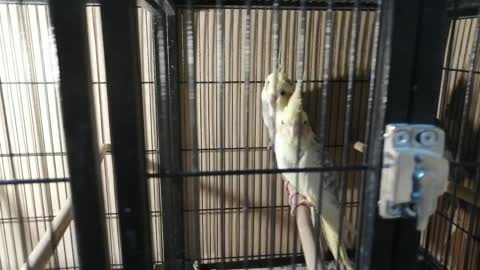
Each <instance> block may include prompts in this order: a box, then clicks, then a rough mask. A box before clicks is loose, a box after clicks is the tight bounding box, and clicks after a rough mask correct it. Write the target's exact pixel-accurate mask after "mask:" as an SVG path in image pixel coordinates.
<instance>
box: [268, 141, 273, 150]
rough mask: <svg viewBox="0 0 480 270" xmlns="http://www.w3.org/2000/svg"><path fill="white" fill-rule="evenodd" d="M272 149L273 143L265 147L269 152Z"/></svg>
mask: <svg viewBox="0 0 480 270" xmlns="http://www.w3.org/2000/svg"><path fill="white" fill-rule="evenodd" d="M272 148H273V142H269V143H268V145H267V150H268V151H270V150H272Z"/></svg>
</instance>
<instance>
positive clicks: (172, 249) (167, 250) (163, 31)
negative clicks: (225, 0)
mask: <svg viewBox="0 0 480 270" xmlns="http://www.w3.org/2000/svg"><path fill="white" fill-rule="evenodd" d="M164 2H167V1H164ZM168 4H170V6H169V7H165V6H168ZM165 6H164V8H163V11H162V12H160V13H161V14H157V15H155V19H154V21H155V23H154V34H155V39H154V41H155V45H154V47H155V63H156V67H155V71H156V93H157V100H156V104H157V108H158V111H159V116H158V117H157V121H158V127H159V131H158V134H159V140H160V144H159V145H161V147H160V168H159V172H160V173H165V172H172V171H179V170H180V168H181V156H180V153H181V151H180V122H179V121H180V120H179V118H180V111H179V106H180V105H179V94H178V86H177V81H178V78H177V55H178V54H177V40H178V39H177V19H176V16H175V15H176V14H175V10H174V8H173V6H171V3H167V4H166V5H165ZM160 182H161V202H162V211H163V216H164V219H163V237H164V264H163V265H162V266H163V267H162V269H166V270H168V269H172V270H173V269H183V268H186V265H185V261H184V260H185V247H184V242H185V240H184V232H185V224H184V218H183V207H181V205H183V185H182V183H183V178H182V177H181V176H178V175H177V176H163V177H160Z"/></svg>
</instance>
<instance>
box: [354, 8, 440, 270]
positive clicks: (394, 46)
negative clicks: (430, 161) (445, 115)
mask: <svg viewBox="0 0 480 270" xmlns="http://www.w3.org/2000/svg"><path fill="white" fill-rule="evenodd" d="M384 2H385V3H384V7H383V10H382V12H383V15H382V17H383V19H384V21H383V25H382V27H385V28H384V29H383V31H381V38H380V43H379V45H380V47H379V48H378V50H379V53H380V55H379V59H380V60H379V63H382V62H384V61H386V60H387V61H388V60H389V61H390V63H389V65H390V67H391V68H390V70H389V71H388V74H384V72H385V71H384V70H383V68H382V67H380V69H379V70H378V72H379V74H378V75H379V76H378V77H377V81H376V88H377V91H381V90H380V88H381V87H382V80H384V79H385V78H388V79H389V82H388V100H389V101H393V102H387V106H386V115H385V117H386V119H385V123H387V124H388V123H430V124H433V123H434V121H435V114H436V108H435V102H434V101H435V100H436V97H437V96H438V91H439V89H440V82H441V80H440V79H441V64H442V60H443V57H442V56H443V53H444V51H445V46H446V40H447V38H446V37H447V36H446V34H447V30H448V28H447V27H448V24H447V22H448V20H447V18H448V17H447V9H446V6H447V1H446V0H441V1H438V0H424V1H417V0H408V1H405V0H402V1H400V0H392V1H384ZM389 46H391V47H389ZM386 51H390V52H391V53H390V55H385V53H384V52H386ZM379 173H380V172H377V174H378V179H379ZM377 188H378V186H377ZM362 209H363V211H365V208H362ZM363 213H365V212H363ZM374 228H375V229H374V231H375V233H374V234H373V245H372V248H371V251H372V253H371V262H370V263H369V264H361V265H360V269H366V268H365V267H364V266H366V265H368V266H370V269H415V268H416V267H417V265H418V261H417V256H418V244H419V238H420V233H419V232H418V231H417V230H416V222H415V220H406V219H394V220H385V219H382V218H380V217H379V216H378V215H377V216H376V218H375V224H374ZM371 232H373V229H372V231H371ZM366 237H371V236H366ZM360 242H362V240H360Z"/></svg>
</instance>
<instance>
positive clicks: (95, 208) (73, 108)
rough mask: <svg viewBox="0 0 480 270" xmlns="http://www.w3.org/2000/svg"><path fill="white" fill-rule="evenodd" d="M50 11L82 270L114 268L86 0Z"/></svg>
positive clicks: (55, 4)
mask: <svg viewBox="0 0 480 270" xmlns="http://www.w3.org/2000/svg"><path fill="white" fill-rule="evenodd" d="M49 6H50V14H51V18H52V25H53V31H54V35H55V38H56V43H57V53H58V60H59V70H60V93H61V97H62V98H61V106H62V111H63V123H64V127H65V140H66V144H67V149H68V165H69V169H70V187H71V190H72V200H73V213H74V219H75V225H76V226H75V231H76V236H77V237H76V239H77V248H78V254H79V262H80V269H108V268H109V254H108V250H109V249H108V246H107V240H106V228H105V210H104V201H103V195H102V194H103V193H102V184H101V183H102V181H101V176H100V165H99V162H98V160H99V158H98V144H97V133H96V125H95V115H94V108H93V107H94V105H93V104H94V103H93V92H92V83H91V74H90V61H89V60H90V55H89V46H88V38H87V34H86V33H87V22H86V11H85V1H81V0H76V1H62V0H52V1H50V5H49ZM22 182H23V181H22ZM42 182H44V181H43V180H42Z"/></svg>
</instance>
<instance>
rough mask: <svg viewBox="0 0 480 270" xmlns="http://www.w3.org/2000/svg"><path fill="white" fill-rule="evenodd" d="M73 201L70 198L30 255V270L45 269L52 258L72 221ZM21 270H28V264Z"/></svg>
mask: <svg viewBox="0 0 480 270" xmlns="http://www.w3.org/2000/svg"><path fill="white" fill-rule="evenodd" d="M72 218H73V215H72V199H71V198H68V199H67V202H66V203H65V205H64V206H63V207H62V209H61V210H60V212H59V213H58V215H57V216H56V217H55V219H53V221H52V226H51V227H50V228H47V231H46V232H45V233H44V234H43V236H42V238H41V239H40V241H39V242H38V244H37V245H36V246H35V248H34V249H33V251H32V252H31V253H30V255H28V264H29V269H33V270H40V269H44V267H45V265H46V264H47V263H48V260H49V259H50V257H51V256H52V253H53V252H54V250H55V248H56V246H57V245H58V243H59V242H60V240H61V239H62V237H63V234H64V233H65V231H66V230H67V228H68V226H69V225H70V221H72ZM20 269H21V270H27V264H26V263H24V264H23V266H22V268H20Z"/></svg>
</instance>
